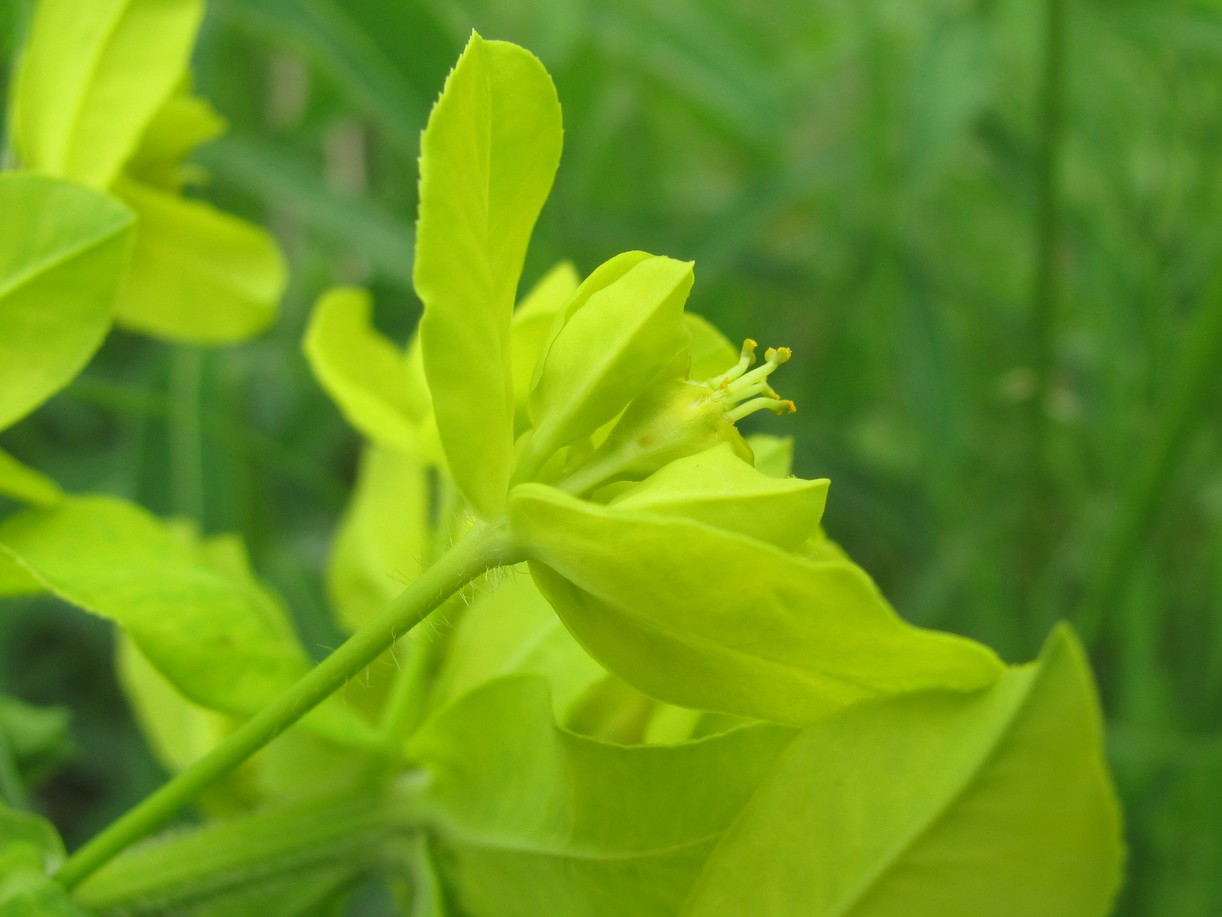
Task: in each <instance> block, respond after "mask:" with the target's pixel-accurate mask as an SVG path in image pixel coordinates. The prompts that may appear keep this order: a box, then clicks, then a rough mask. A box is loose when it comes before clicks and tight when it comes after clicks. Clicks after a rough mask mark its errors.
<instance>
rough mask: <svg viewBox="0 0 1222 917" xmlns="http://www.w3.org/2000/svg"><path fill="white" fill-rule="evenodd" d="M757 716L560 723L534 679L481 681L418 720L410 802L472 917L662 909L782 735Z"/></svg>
mask: <svg viewBox="0 0 1222 917" xmlns="http://www.w3.org/2000/svg"><path fill="white" fill-rule="evenodd" d="M791 738H792V733H791V732H790V731H789V730H787V729H783V728H779V727H776V726H768V725H759V726H755V727H752V728H749V729H742V730H738V731H735V732H732V733H727V734H726V735H723V736H717V737H715V738H713V739H709V740H705V741H702V742H695V743H690V744H686V745H677V746H634V747H626V746H617V745H608V744H604V743H602V742H599V741H597V740H593V739H588V738H584V737H581V736H577V735H574V734H573V733H571V732H568V731H565V730H562V729H559V728H557V727H556V725H555V723H554V722H553V720H552V713H551V703H550V701H549V699H548V696H547V689H546V686H545V683H544V682H543V681H542V680H541V679H538V678H534V677H529V676H518V677H511V678H502V679H498V680H496V681H493V682H490V683H489V684H487V685H485V686H484V687H482V688H479V689H477V690H475V691H473V692H472V693H470V694H468V695H466V696H465V697H464V698H462V699H461V700H459V701H458V702H457V703H456V704H453V705H451V706H450V707H448V708H446V709H445V710H443V711H442V712H441V713H440V714H439V715H438V716H436V717H435V718H433V719H432V720H430V721H429V722H428V723H426V724H425V725H424V726H423V727H422V728H421V730H420V732H418V733H417V734H416V736H415V737H414V738H413V740H412V742H411V746H410V749H409V753H410V755H411V757H412V759H413V760H414V761H416V762H418V763H419V764H420V766H421V767H423V768H424V769H425V771H426V772H427V774H428V777H427V781H426V782H425V784H424V785H423V789H422V792H421V798H420V805H421V807H422V812H423V815H424V818H425V819H426V820H427V821H428V822H429V823H431V824H432V825H433V826H434V827H435V828H436V830H437V832H438V835H439V840H440V841H441V843H442V845H443V846H444V848H445V851H446V853H447V854H448V856H445V857H441V858H439V860H440V863H441V865H442V866H443V868H446V866H447V864H448V868H449V872H450V878H451V881H452V883H453V885H454V886H455V887H456V889H457V891H458V897H459V899H460V901H461V904H462V906H463V907H464V909H465V911H466V912H469V913H470V914H472V915H473V917H485V915H486V917H493V915H495V917H537V915H540V914H563V915H565V917H604V915H607V914H632V915H639V917H652V915H657V917H662V915H668V917H669V915H673V914H674V913H675V912H676V910H677V909H678V906H679V904H680V902H681V901H682V899H683V896H684V894H685V892H686V890H687V888H688V887H689V886H690V883H691V882H692V881H693V879H694V878H695V874H696V873H698V872H699V869H700V865H701V863H703V861H704V858H705V856H706V855H707V852H708V850H709V848H710V847H711V845H712V844H713V842H714V840H715V839H716V837H717V836H718V834H720V833H721V832H722V831H724V830H725V829H726V827H727V826H728V825H729V824H730V822H731V821H732V820H733V818H734V817H735V815H736V814H737V812H738V811H739V809H740V808H741V806H742V805H743V804H744V802H745V801H746V799H747V798H748V796H749V795H750V794H751V792H752V790H753V788H754V787H755V785H756V784H757V783H758V782H759V780H760V779H761V778H762V777H763V775H764V774H765V773H766V771H767V769H768V767H769V765H770V764H771V762H772V761H773V760H775V758H776V756H777V754H778V753H779V752H780V751H781V749H783V748H784V747H785V745H786V744H787V743H788V742H789V741H790V740H791Z"/></svg>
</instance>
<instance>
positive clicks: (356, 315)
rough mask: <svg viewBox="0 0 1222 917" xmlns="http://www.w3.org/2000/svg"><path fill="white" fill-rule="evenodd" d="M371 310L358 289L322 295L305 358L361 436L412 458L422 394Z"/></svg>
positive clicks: (417, 448) (424, 404)
mask: <svg viewBox="0 0 1222 917" xmlns="http://www.w3.org/2000/svg"><path fill="white" fill-rule="evenodd" d="M372 308H373V303H372V301H371V299H370V297H369V294H368V293H367V292H365V291H364V290H360V289H356V288H353V287H343V288H337V289H334V290H329V291H327V292H326V293H325V294H323V296H322V297H321V298H320V299H319V300H318V304H317V305H316V306H315V307H314V312H313V313H312V314H311V315H310V324H309V326H308V327H307V328H306V334H305V342H304V348H305V355H306V359H307V360H308V361H309V363H310V369H311V370H313V372H314V378H315V379H317V380H318V384H319V385H321V386H322V387H323V389H324V391H326V393H327V394H328V395H330V396H331V400H332V401H334V402H335V404H336V406H337V407H338V408H339V409H340V411H342V412H343V415H344V417H346V418H347V419H348V422H349V423H350V424H352V426H353V427H355V428H356V429H357V430H359V431H360V432H361V434H362V435H364V436H365V437H366V438H368V439H369V440H371V441H372V442H375V443H381V444H383V445H386V446H390V447H392V448H395V449H398V450H400V451H402V452H405V453H407V454H411V455H418V454H420V452H421V449H422V447H423V443H422V440H421V432H420V427H421V424H422V423H423V421H424V418H425V415H427V414H428V412H429V402H428V392H427V391H426V390H423V389H421V388H419V387H417V386H414V385H413V384H412V382H413V379H412V375H411V372H410V368H409V366H408V360H407V357H406V355H405V354H404V352H403V350H402V349H400V348H398V347H396V346H395V345H394V344H393V343H391V342H390V341H389V340H388V339H387V338H385V337H384V336H383V335H381V334H380V333H379V332H378V331H377V330H376V329H375V328H374V327H373V324H372V321H371V313H372Z"/></svg>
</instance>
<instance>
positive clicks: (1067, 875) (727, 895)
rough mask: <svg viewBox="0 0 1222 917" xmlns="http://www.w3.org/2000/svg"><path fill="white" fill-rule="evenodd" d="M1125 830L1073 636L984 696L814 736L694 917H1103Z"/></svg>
mask: <svg viewBox="0 0 1222 917" xmlns="http://www.w3.org/2000/svg"><path fill="white" fill-rule="evenodd" d="M1122 859H1123V855H1122V850H1121V840H1120V815H1119V811H1118V809H1117V805H1116V798H1115V794H1114V791H1113V789H1112V786H1111V782H1110V780H1109V779H1108V776H1107V769H1106V766H1105V764H1104V760H1103V747H1102V727H1101V717H1100V713H1099V706H1098V701H1097V700H1096V698H1095V695H1094V690H1093V688H1092V686H1091V678H1090V672H1089V670H1088V668H1087V666H1086V661H1085V659H1084V656H1083V653H1082V649H1081V647H1080V645H1079V644H1078V642H1077V640H1076V639H1075V638H1074V637H1073V635H1072V633H1071V632H1070V631H1069V630H1068V629H1067V628H1062V629H1059V630H1058V631H1056V632H1055V633H1054V634H1053V635H1052V637H1051V638H1050V639H1049V641H1048V643H1047V645H1046V646H1045V648H1044V652H1043V654H1042V655H1041V657H1040V660H1039V663H1038V664H1036V665H1030V666H1023V667H1021V668H1016V669H1011V670H1010V671H1009V672H1007V673H1006V674H1005V675H1004V676H1003V677H1002V678H1001V679H1000V680H999V681H998V682H997V684H995V685H994V686H993V687H992V688H990V689H989V690H988V691H986V692H984V693H981V694H975V695H956V694H947V693H943V692H930V693H924V694H916V695H909V696H907V697H897V698H891V699H888V700H884V701H879V702H876V703H871V704H864V705H862V706H860V707H855V708H853V709H850V710H846V711H844V712H843V713H841V714H839V715H837V716H834V717H831V718H829V719H827V720H824V721H823V722H820V723H817V724H815V725H814V726H812V727H810V728H809V729H808V730H806V732H804V733H803V734H802V735H801V736H800V737H799V738H798V739H797V740H796V741H795V742H794V744H793V745H792V746H791V747H790V748H789V749H788V750H787V751H786V752H785V754H784V755H783V756H782V758H781V759H780V760H779V761H778V762H777V765H776V767H775V768H774V769H773V771H772V773H770V774H769V775H768V777H767V779H766V780H765V781H764V782H763V783H762V785H761V786H760V788H759V790H758V792H757V793H756V794H755V796H754V798H753V799H752V800H751V802H750V804H749V805H748V806H747V808H746V809H745V810H744V811H743V814H742V815H741V816H740V818H739V820H738V822H737V823H736V824H735V825H734V827H733V828H732V829H731V830H730V831H729V833H728V834H727V835H726V836H725V838H724V839H723V840H722V842H721V843H720V844H719V845H718V848H717V850H716V851H715V852H714V853H713V856H712V857H711V858H710V859H709V862H708V865H707V866H706V867H705V871H704V874H703V876H702V877H701V879H700V882H699V884H698V885H697V886H696V888H695V889H694V890H693V892H692V895H691V899H690V900H689V901H688V902H687V906H686V908H685V909H684V910H683V914H684V917H722V915H724V917H737V915H739V914H746V913H750V914H757V915H759V917H789V915H791V914H799V913H800V914H805V915H810V917H833V915H835V917H871V915H877V917H884V915H892V914H905V915H911V917H942V915H945V914H995V915H998V917H1008V915H1014V917H1019V915H1028V914H1040V915H1041V917H1044V915H1046V917H1102V915H1104V914H1106V913H1107V912H1108V911H1109V908H1110V906H1111V902H1112V898H1113V896H1114V895H1115V893H1116V889H1117V886H1118V885H1119V882H1120V866H1121V861H1122Z"/></svg>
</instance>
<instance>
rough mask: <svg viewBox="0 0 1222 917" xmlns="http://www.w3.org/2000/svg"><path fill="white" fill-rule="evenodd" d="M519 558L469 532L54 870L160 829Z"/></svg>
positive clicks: (67, 869) (81, 866)
mask: <svg viewBox="0 0 1222 917" xmlns="http://www.w3.org/2000/svg"><path fill="white" fill-rule="evenodd" d="M518 559H520V558H518V557H517V550H516V547H515V546H514V545H513V543H512V541H511V539H510V538H509V536H508V534H507V532H506V526H505V524H504V523H500V524H497V525H487V526H482V527H480V528H478V529H476V530H474V531H472V532H471V533H470V534H469V535H468V536H467V538H465V539H464V540H462V541H460V542H459V543H458V544H457V545H455V546H454V547H453V548H451V549H450V551H448V552H447V553H446V554H445V555H443V556H442V557H441V558H440V559H438V561H437V562H436V563H435V564H433V565H432V566H431V567H429V569H428V570H426V571H425V572H424V573H423V574H422V575H421V577H420V579H418V580H416V582H415V583H413V584H412V585H411V586H409V587H408V588H407V589H405V590H404V591H403V592H402V593H400V594H399V596H398V597H397V598H396V599H395V600H394V601H393V602H391V603H390V605H388V606H387V607H386V608H385V609H383V610H382V611H381V612H380V613H379V614H378V615H377V616H376V617H374V618H373V619H372V620H370V621H369V622H368V623H366V624H365V625H364V626H363V627H361V629H360V630H358V631H357V632H356V633H355V634H353V635H352V636H351V637H349V638H348V640H346V641H345V642H344V643H343V644H342V645H341V646H340V647H339V649H337V650H336V651H335V652H334V653H332V654H331V655H330V656H328V657H327V658H326V659H324V660H323V661H322V662H320V663H319V664H318V665H317V666H315V667H314V668H313V669H311V670H310V672H309V673H308V674H307V675H305V676H304V677H303V678H302V679H301V680H300V681H298V682H297V683H296V684H295V685H293V687H291V688H289V689H288V690H287V691H285V692H284V693H283V694H281V695H280V696H279V697H278V698H276V700H274V701H272V702H271V704H269V705H268V706H267V707H265V708H264V709H263V710H261V711H260V712H259V713H258V714H256V715H255V716H254V717H252V718H251V719H249V720H247V721H246V723H244V724H243V725H242V726H241V727H240V728H238V729H237V730H236V731H234V732H233V733H231V734H230V735H229V736H228V737H227V738H226V739H225V740H224V741H223V742H221V744H220V745H218V746H216V747H215V748H214V749H212V751H210V752H208V754H206V755H204V757H202V758H200V759H199V760H198V761H196V762H195V763H194V764H192V765H191V766H190V767H189V768H187V769H186V770H185V771H183V772H182V773H181V774H179V775H178V776H176V777H174V778H173V779H172V780H170V782H169V783H167V784H165V786H163V787H161V789H159V790H157V791H156V792H155V793H153V794H152V795H151V796H149V797H148V798H147V799H145V800H144V801H143V802H142V803H140V804H139V805H138V806H136V807H135V808H134V809H131V810H130V811H128V812H127V813H126V814H124V815H123V816H122V817H121V818H119V820H118V821H116V822H115V823H114V824H112V825H110V827H108V828H106V829H105V830H104V831H103V832H102V833H101V834H99V835H98V836H97V837H95V838H93V839H92V840H91V841H89V842H88V843H87V844H85V846H83V847H82V848H81V849H80V850H78V851H76V853H74V854H73V855H72V856H71V857H69V858H68V860H67V862H65V863H64V865H63V866H62V867H61V868H60V870H59V872H58V873H56V878H57V879H58V880H59V881H60V882H61V883H62V884H63V885H64V886H65V887H67V888H73V887H75V886H76V885H78V884H79V883H80V882H82V881H84V879H85V878H86V877H87V876H89V875H90V874H92V873H93V872H94V871H95V870H97V869H98V868H99V867H101V866H102V864H104V863H106V862H108V861H109V860H111V859H112V858H113V857H115V856H116V855H117V854H118V853H119V852H120V851H122V850H123V849H124V848H126V847H128V846H130V845H131V844H133V843H135V842H136V841H138V840H140V839H141V838H143V837H146V836H147V835H149V834H151V833H152V832H153V831H155V830H156V829H157V828H159V827H161V825H163V824H164V823H165V822H166V821H168V820H169V819H170V818H171V817H172V816H173V815H174V814H175V813H176V812H178V811H179V809H181V808H182V807H183V806H185V805H187V804H188V803H190V802H191V801H192V800H194V799H195V798H196V796H198V795H199V794H200V792H202V791H203V790H204V789H206V788H207V787H208V786H210V785H211V784H212V783H213V782H215V781H216V780H218V779H220V778H221V777H223V776H224V775H226V774H228V773H229V772H230V771H232V770H233V769H234V768H236V767H237V766H238V765H240V764H241V763H242V762H243V761H245V760H246V759H247V758H249V757H250V756H251V755H253V754H254V753H255V752H256V751H258V750H259V749H260V748H262V747H263V746H264V745H266V744H267V743H268V742H270V741H271V740H272V739H274V738H275V737H276V736H277V735H279V734H280V733H282V732H283V731H284V730H285V729H287V728H288V727H289V726H291V725H292V724H293V723H295V722H297V720H299V719H301V718H302V717H303V716H305V714H306V713H308V712H309V711H310V710H312V709H313V708H314V707H315V706H317V705H318V704H319V703H321V702H322V701H323V700H324V699H325V698H327V697H328V696H329V695H330V694H332V693H333V692H335V691H336V690H337V689H339V688H340V687H341V686H342V685H343V684H344V682H345V681H347V680H348V679H349V678H351V677H352V676H354V675H356V674H357V673H358V672H360V671H361V670H362V669H364V668H365V667H366V666H367V665H369V663H371V662H373V660H374V659H376V658H377V657H378V656H379V655H381V654H382V653H383V652H384V651H385V650H386V649H388V648H389V647H390V646H391V645H392V644H393V643H394V642H395V640H397V639H398V638H399V637H401V636H402V635H403V634H405V633H407V631H409V630H411V629H412V628H413V627H415V626H416V625H417V624H419V623H420V622H421V621H422V620H424V618H425V617H427V616H428V614H429V613H430V612H431V611H433V609H435V608H436V607H437V606H438V605H440V604H441V603H442V602H443V601H444V600H445V599H446V598H448V597H449V596H451V595H452V594H454V593H455V592H457V591H458V590H459V589H461V588H462V587H463V586H465V585H466V584H467V583H469V582H470V581H471V580H473V579H475V578H476V577H478V576H481V575H483V574H484V573H486V572H487V571H488V570H489V569H491V568H493V567H497V566H501V565H502V564H507V563H514V562H516V561H517V560H518Z"/></svg>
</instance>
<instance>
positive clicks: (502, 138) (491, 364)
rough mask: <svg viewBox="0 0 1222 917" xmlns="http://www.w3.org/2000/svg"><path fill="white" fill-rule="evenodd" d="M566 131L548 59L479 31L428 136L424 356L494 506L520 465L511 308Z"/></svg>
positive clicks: (456, 456)
mask: <svg viewBox="0 0 1222 917" xmlns="http://www.w3.org/2000/svg"><path fill="white" fill-rule="evenodd" d="M561 135H562V131H561V126H560V105H559V102H558V101H557V99H556V90H555V87H554V86H553V85H552V81H551V78H550V77H549V76H548V75H547V71H546V70H544V69H543V65H542V64H541V63H539V61H538V60H537V59H536V58H535V57H534V56H532V55H531V54H530V53H529V52H527V51H525V50H523V49H522V48H519V47H517V46H516V45H510V44H506V43H504V42H497V41H484V40H483V39H482V38H480V36H479V35H477V34H474V33H472V36H471V40H470V41H469V42H468V44H467V47H466V50H464V51H463V54H462V57H460V58H459V60H458V63H457V65H455V67H454V70H453V71H452V72H451V73H450V76H449V78H448V79H447V80H446V85H445V89H444V90H443V92H442V94H441V98H440V100H438V102H437V105H436V107H435V108H434V109H433V112H432V114H431V115H430V117H429V123H428V127H427V128H426V129H425V131H424V136H423V138H422V139H421V153H420V221H419V224H418V226H417V232H416V260H415V265H414V269H413V279H414V283H415V287H416V292H417V293H418V294H419V296H420V299H421V300H422V301H423V302H424V317H423V318H422V319H421V322H420V338H421V344H422V346H423V351H424V367H425V372H426V374H427V376H428V381H429V388H430V390H431V392H432V396H433V404H434V409H435V410H436V413H437V426H438V429H439V431H440V433H441V442H442V446H443V447H444V448H445V453H446V458H447V459H448V460H449V464H450V467H451V469H452V471H453V474H454V480H455V481H456V482H457V484H458V486H459V489H460V490H461V491H462V492H463V495H464V496H465V497H466V498H467V499H468V500H469V501H470V502H471V504H472V506H474V507H475V508H476V510H477V511H479V512H480V513H483V514H485V515H490V514H492V513H494V512H495V511H496V510H497V509H499V508H500V507H501V506H502V505H503V503H504V499H505V490H506V487H507V486H508V483H509V475H510V471H511V470H512V464H513V420H514V397H513V373H512V366H511V358H510V353H509V350H510V317H511V314H512V312H513V304H514V300H515V299H516V296H517V287H518V280H519V277H520V275H521V273H522V261H523V259H524V257H525V255H526V245H527V242H528V241H529V239H530V233H531V230H532V229H533V228H534V224H535V219H536V218H537V217H538V215H539V211H540V209H541V208H542V207H543V202H544V200H546V198H547V194H548V192H549V191H550V189H551V186H552V179H553V177H554V175H555V172H556V166H557V164H558V163H559V161H560V145H561Z"/></svg>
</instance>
